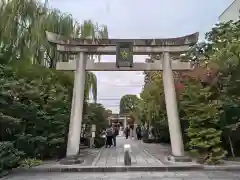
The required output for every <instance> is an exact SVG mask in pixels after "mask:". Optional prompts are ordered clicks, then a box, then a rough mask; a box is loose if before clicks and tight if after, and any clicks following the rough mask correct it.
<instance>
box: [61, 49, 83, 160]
mask: <svg viewBox="0 0 240 180" xmlns="http://www.w3.org/2000/svg"><path fill="white" fill-rule="evenodd" d="M85 68H86V55H85V53H84V52H80V53H79V55H78V61H77V62H76V72H75V79H74V88H73V100H72V108H71V118H70V124H69V132H68V142H67V153H66V155H67V156H75V155H77V154H78V153H79V145H80V135H81V128H82V118H83V116H82V114H83V102H84V87H85Z"/></svg>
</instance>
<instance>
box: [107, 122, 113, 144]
mask: <svg viewBox="0 0 240 180" xmlns="http://www.w3.org/2000/svg"><path fill="white" fill-rule="evenodd" d="M112 141H113V128H112V126H111V125H109V127H108V128H107V129H106V148H107V147H111V146H112Z"/></svg>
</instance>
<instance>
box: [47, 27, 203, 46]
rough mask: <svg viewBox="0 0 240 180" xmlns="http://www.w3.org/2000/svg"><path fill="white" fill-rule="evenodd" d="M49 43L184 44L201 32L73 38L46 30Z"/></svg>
mask: <svg viewBox="0 0 240 180" xmlns="http://www.w3.org/2000/svg"><path fill="white" fill-rule="evenodd" d="M46 37H47V40H48V42H49V43H51V44H53V45H57V44H59V45H68V46H95V47H96V46H116V44H117V43H118V42H132V43H133V46H146V47H151V46H183V45H189V46H191V45H194V44H196V43H197V41H198V37H199V33H198V32H196V33H193V34H189V35H186V36H182V37H175V38H163V39H92V38H72V37H65V36H62V35H59V34H55V33H52V32H48V31H46Z"/></svg>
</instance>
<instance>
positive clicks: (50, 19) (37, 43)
mask: <svg viewBox="0 0 240 180" xmlns="http://www.w3.org/2000/svg"><path fill="white" fill-rule="evenodd" d="M47 2H48V1H45V4H41V3H39V2H38V1H37V0H8V1H1V3H0V19H1V23H0V53H1V54H2V55H4V56H5V58H4V59H7V62H4V63H12V62H15V61H16V60H18V61H24V62H27V63H33V64H41V65H44V66H46V67H49V68H55V67H56V63H57V62H58V61H60V59H61V60H67V58H68V56H67V55H62V56H61V55H60V54H59V53H58V52H57V51H56V49H55V48H53V47H51V46H50V45H49V44H48V42H47V39H46V38H45V31H50V32H54V33H57V34H61V35H64V36H67V37H91V38H93V39H96V38H107V37H108V32H107V27H106V26H99V25H97V24H94V23H93V22H92V21H84V22H83V23H82V24H80V23H78V22H77V21H75V20H74V19H73V18H72V16H71V15H69V14H63V13H61V12H60V11H59V10H56V9H49V8H47ZM1 63H3V62H2V61H1ZM96 83H97V82H96V76H95V75H94V74H93V73H91V72H87V75H86V83H85V84H86V91H85V92H86V93H87V96H86V97H88V95H89V91H90V90H92V94H93V97H94V99H96V93H97V86H96Z"/></svg>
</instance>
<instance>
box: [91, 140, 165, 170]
mask: <svg viewBox="0 0 240 180" xmlns="http://www.w3.org/2000/svg"><path fill="white" fill-rule="evenodd" d="M141 142H142V141H137V140H134V139H125V137H121V136H120V137H117V146H116V148H114V147H112V148H103V149H102V151H101V152H100V154H99V157H97V159H96V161H95V163H94V164H93V166H98V167H100V166H124V144H130V145H131V157H132V166H158V165H163V164H162V162H161V161H160V160H158V159H156V158H155V157H154V156H152V155H151V154H149V153H148V152H146V151H145V150H144V148H143V146H142V143H141Z"/></svg>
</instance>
